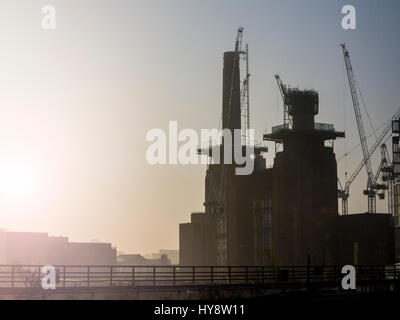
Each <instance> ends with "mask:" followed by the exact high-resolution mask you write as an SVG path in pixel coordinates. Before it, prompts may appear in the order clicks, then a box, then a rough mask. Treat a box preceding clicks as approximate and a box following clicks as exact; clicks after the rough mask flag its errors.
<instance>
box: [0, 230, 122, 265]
mask: <svg viewBox="0 0 400 320" xmlns="http://www.w3.org/2000/svg"><path fill="white" fill-rule="evenodd" d="M116 262H117V260H116V249H115V248H113V247H112V245H111V244H110V243H84V242H69V241H68V238H67V237H49V236H48V234H47V233H40V232H10V231H5V230H0V264H39V265H45V264H50V265H115V264H116Z"/></svg>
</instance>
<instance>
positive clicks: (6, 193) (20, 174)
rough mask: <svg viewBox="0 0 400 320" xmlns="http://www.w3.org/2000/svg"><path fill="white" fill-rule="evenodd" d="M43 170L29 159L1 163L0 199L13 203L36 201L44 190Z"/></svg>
mask: <svg viewBox="0 0 400 320" xmlns="http://www.w3.org/2000/svg"><path fill="white" fill-rule="evenodd" d="M40 171H41V170H39V168H38V167H37V166H35V165H34V163H31V162H30V161H29V159H26V160H25V159H24V160H20V159H13V161H4V159H3V161H0V198H1V199H2V201H6V202H11V203H18V202H19V203H26V202H27V201H28V202H30V201H32V200H35V199H36V198H37V197H38V196H39V195H40V193H41V192H42V189H43V183H42V177H41V172H40Z"/></svg>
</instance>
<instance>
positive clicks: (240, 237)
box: [179, 52, 394, 265]
mask: <svg viewBox="0 0 400 320" xmlns="http://www.w3.org/2000/svg"><path fill="white" fill-rule="evenodd" d="M234 56H235V52H226V53H225V54H224V71H223V103H222V109H223V114H222V120H223V121H222V128H223V129H229V130H232V131H233V130H234V129H239V128H240V82H239V74H240V70H239V64H238V61H236V60H235V59H234ZM232 76H233V80H232ZM285 94H286V96H285V104H286V105H287V107H288V114H289V115H290V117H291V123H290V124H291V126H289V123H284V124H283V125H279V126H275V127H273V128H272V132H271V133H268V134H265V135H264V140H266V141H272V142H275V150H276V156H275V159H274V166H273V167H272V168H269V169H267V168H266V165H265V159H264V158H263V157H262V155H261V152H265V151H266V149H259V150H256V151H255V159H254V161H255V170H254V172H253V173H252V174H250V175H247V176H238V175H235V171H234V169H235V168H236V167H237V165H236V164H235V163H233V164H210V165H209V166H208V168H207V172H206V179H205V202H204V205H205V212H204V213H193V214H192V215H191V222H190V223H184V224H180V228H179V232H180V242H179V243H180V264H181V265H307V264H309V263H312V264H319V265H324V264H335V263H342V262H344V261H346V262H347V263H349V262H348V261H350V260H352V261H353V260H354V257H355V256H354V252H353V255H350V253H349V252H350V251H349V250H350V249H349V247H351V248H353V247H354V243H357V247H358V248H359V250H361V251H358V252H359V255H358V256H357V259H356V260H357V262H358V263H371V264H385V263H391V262H393V258H394V244H393V241H394V240H393V239H394V236H393V224H392V223H391V221H392V220H391V219H392V217H391V216H390V215H356V216H354V217H352V216H351V215H350V216H348V217H349V218H347V217H342V216H339V215H338V198H337V197H338V195H337V190H338V188H337V163H336V159H335V154H334V150H333V146H334V143H333V142H334V140H335V139H336V138H339V137H344V136H345V134H344V132H338V131H335V129H334V126H333V125H332V124H326V123H316V122H315V119H314V118H315V116H316V115H317V114H318V111H319V99H318V93H317V92H316V91H314V90H299V89H287V90H286V92H285ZM226 147H228V146H227V145H225V144H224V141H223V142H222V150H223V149H224V148H226ZM280 147H283V150H282V151H279V148H280ZM221 154H222V151H221ZM221 159H223V158H222V157H221ZM216 186H219V189H218V187H216ZM221 188H222V189H221ZM221 195H222V196H221ZM364 224H365V225H366V226H368V227H367V228H366V229H363V228H362V226H363V225H364ZM367 231H368V233H371V234H372V236H371V237H370V238H368V237H367V236H366V232H367ZM349 233H350V234H349ZM345 246H346V248H344V247H345ZM378 248H379V252H375V251H371V252H369V253H368V251H369V250H370V249H372V250H374V249H376V250H378ZM351 250H353V249H351ZM353 262H354V261H353Z"/></svg>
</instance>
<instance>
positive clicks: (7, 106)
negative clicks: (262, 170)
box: [0, 0, 400, 253]
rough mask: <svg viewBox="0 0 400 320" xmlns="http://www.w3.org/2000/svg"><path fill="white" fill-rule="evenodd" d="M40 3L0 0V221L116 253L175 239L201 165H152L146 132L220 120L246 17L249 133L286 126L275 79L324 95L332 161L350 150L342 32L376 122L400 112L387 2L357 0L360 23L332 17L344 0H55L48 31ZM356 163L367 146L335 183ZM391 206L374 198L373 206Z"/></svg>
mask: <svg viewBox="0 0 400 320" xmlns="http://www.w3.org/2000/svg"><path fill="white" fill-rule="evenodd" d="M44 4H45V3H44V2H43V1H29V2H28V1H3V2H2V3H1V4H0V21H1V22H0V26H1V28H0V36H1V39H2V42H1V52H2V55H1V59H0V67H1V70H2V71H1V72H0V85H1V88H2V90H1V94H0V104H1V107H0V110H1V116H0V145H1V148H0V212H1V219H0V221H1V222H0V228H4V229H8V230H15V231H42V232H48V233H50V234H52V235H65V236H69V237H70V238H71V239H72V240H74V241H90V240H92V239H99V240H100V241H105V242H111V243H113V245H115V246H117V248H118V250H119V251H124V252H141V253H148V252H156V251H158V249H160V248H171V249H176V248H178V223H181V222H185V221H187V220H188V217H189V215H190V213H191V212H192V211H201V210H203V207H202V203H203V201H204V177H205V169H206V167H205V166H204V165H187V166H183V165H164V166H161V165H155V166H152V165H150V164H148V163H147V162H146V158H145V155H146V149H147V147H148V146H149V144H150V143H149V142H146V141H145V136H146V133H147V131H148V130H150V129H153V128H162V129H164V130H167V128H168V121H169V120H177V121H178V129H182V128H193V129H195V130H196V131H198V132H200V129H201V128H218V126H219V119H220V116H221V100H222V98H221V91H222V90H221V88H222V80H221V79H222V53H223V52H224V51H226V50H231V49H232V44H233V42H234V38H235V32H236V29H237V27H238V26H239V25H241V26H243V27H244V28H245V32H244V42H246V43H248V44H249V50H250V53H249V60H250V73H251V84H250V95H251V96H250V103H251V105H250V124H251V127H253V128H254V129H255V137H256V139H257V140H259V141H261V140H262V134H263V133H264V132H265V130H267V131H270V128H271V126H273V125H277V124H280V123H281V121H282V101H281V97H280V94H279V91H278V88H277V86H276V83H275V79H274V77H273V75H274V74H275V73H279V74H280V75H281V77H282V78H283V80H284V81H285V83H288V84H290V85H292V86H299V87H300V88H314V89H316V90H318V92H319V99H320V106H321V108H320V114H319V115H318V117H317V119H318V121H319V122H329V123H333V124H335V128H336V129H337V130H340V131H345V132H346V139H342V140H338V141H337V142H336V143H335V152H336V156H337V158H339V157H341V156H342V155H343V154H344V153H345V152H346V150H347V151H350V150H351V149H352V148H353V147H354V146H355V145H357V144H358V143H359V137H358V133H357V128H356V123H355V119H354V111H353V109H352V103H351V97H350V93H349V89H348V84H347V78H346V71H345V66H344V63H343V55H342V52H341V49H340V47H339V43H341V42H342V41H345V42H346V43H347V45H348V48H349V50H350V51H351V54H352V61H353V66H354V69H355V72H356V74H357V76H358V79H361V80H360V81H359V85H360V89H361V92H362V94H363V98H364V100H365V102H366V106H367V109H368V112H369V115H370V116H371V119H373V125H374V127H375V129H377V128H379V127H380V126H381V125H382V124H383V123H385V122H386V121H387V120H388V119H390V117H391V115H392V114H393V113H394V112H395V111H396V110H397V108H398V107H400V105H399V103H398V101H400V99H399V98H400V97H399V91H398V89H397V85H398V83H399V80H400V70H399V64H398V52H399V44H398V41H397V38H398V30H399V29H400V28H399V27H400V26H399V22H398V19H397V16H396V15H397V13H398V9H399V7H400V5H399V4H398V3H397V2H396V1H385V4H384V5H382V4H379V3H377V2H374V1H352V4H353V5H354V6H355V7H356V8H357V29H356V30H354V31H348V30H347V31H346V30H343V29H342V27H341V25H340V19H341V14H340V10H341V8H342V6H343V5H345V4H347V3H346V2H345V1H331V2H327V1H326V2H321V1H316V0H315V1H302V2H294V1H268V2H266V1H252V2H251V3H250V4H249V3H246V2H243V1H228V0H224V1H218V2H216V1H202V2H186V1H168V2H166V1H151V2H145V1H113V2H109V1H98V0H97V1H80V2H79V4H78V2H76V3H75V2H71V1H53V4H54V6H55V7H56V9H57V29H56V30H54V31H51V32H46V31H43V30H42V29H41V27H40V19H41V14H40V8H41V7H42V6H43V5H44ZM364 122H365V123H366V131H367V135H369V134H370V133H371V132H372V130H371V128H370V127H369V125H367V118H365V119H364ZM369 143H370V144H372V142H371V140H369ZM270 150H271V151H270V152H269V153H268V154H267V164H268V166H271V165H272V161H273V157H274V152H273V148H272V147H271V148H270ZM360 161H361V152H360V149H358V152H353V153H350V154H349V156H348V157H346V158H343V159H341V160H340V161H338V168H339V174H338V176H339V178H340V179H341V180H342V182H343V181H344V172H345V171H347V172H348V173H349V174H351V173H352V171H353V170H354V169H355V167H356V166H357V165H358V163H359V162H360ZM378 161H379V153H377V154H376V156H374V158H373V164H374V166H375V167H376V166H377V164H378ZM365 184H366V174H365V172H364V171H362V173H361V174H360V176H359V177H358V179H357V180H356V181H355V182H354V184H353V185H352V187H351V189H350V194H351V197H350V199H349V212H350V213H352V212H364V211H366V207H367V201H366V199H365V197H363V196H362V189H363V187H364V185H365ZM352 190H353V191H352ZM386 206H387V202H386V201H378V212H386V211H387V209H386Z"/></svg>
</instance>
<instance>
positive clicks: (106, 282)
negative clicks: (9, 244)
mask: <svg viewBox="0 0 400 320" xmlns="http://www.w3.org/2000/svg"><path fill="white" fill-rule="evenodd" d="M41 267H42V266H39V265H0V289H1V288H41V283H42V279H43V277H44V276H45V275H44V274H42V273H41ZM54 267H55V269H56V286H57V288H72V287H149V286H151V287H156V286H201V285H277V286H282V285H285V284H288V285H298V286H306V285H310V284H318V285H322V286H324V285H327V286H329V285H331V286H336V285H339V284H340V283H341V280H342V278H343V277H344V274H342V273H341V270H342V267H341V266H324V267H323V266H288V267H284V266H279V267H276V266H274V267H273V266H226V267H222V266H54ZM399 275H400V266H394V265H391V266H356V276H357V282H359V283H360V282H361V283H368V282H371V283H372V282H376V281H380V282H393V281H398V280H400V277H399Z"/></svg>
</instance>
